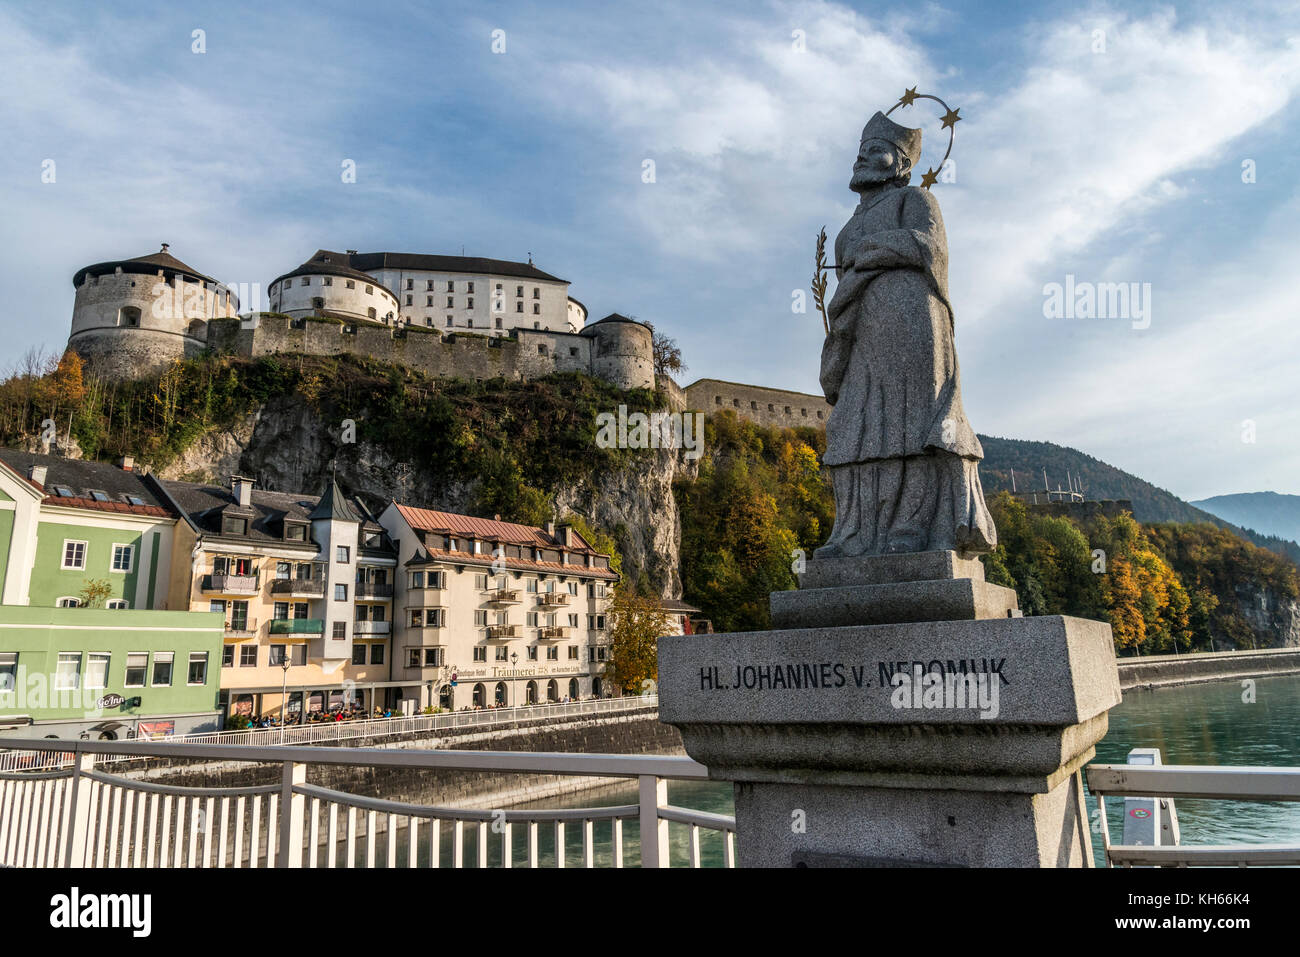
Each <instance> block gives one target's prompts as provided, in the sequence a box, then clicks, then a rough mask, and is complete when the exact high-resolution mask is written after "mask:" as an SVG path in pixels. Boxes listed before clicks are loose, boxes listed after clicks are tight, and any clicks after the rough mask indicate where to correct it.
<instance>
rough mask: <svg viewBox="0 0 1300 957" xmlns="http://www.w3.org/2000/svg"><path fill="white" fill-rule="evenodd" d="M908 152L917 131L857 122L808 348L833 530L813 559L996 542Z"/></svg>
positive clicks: (944, 289) (979, 451)
mask: <svg viewBox="0 0 1300 957" xmlns="http://www.w3.org/2000/svg"><path fill="white" fill-rule="evenodd" d="M920 154H921V131H920V130H915V129H908V128H906V127H903V126H899V125H898V124H897V123H894V122H892V121H891V120H889V119H887V118H886V117H885V116H884V114H882V113H879V112H878V113H876V115H875V116H873V117H872V118H871V121H870V122H869V123H868V124H867V125H866V128H865V129H863V131H862V143H861V145H860V146H859V148H858V158H857V162H856V163H854V165H853V178H852V180H851V181H850V183H849V188H850V189H852V190H853V191H854V192H856V193H857V194H858V195H859V196H860V197H861V202H860V203H859V204H858V208H857V209H855V210H854V211H853V216H852V218H851V219H850V220H849V221H848V222H847V223H846V224H845V225H844V228H843V229H841V230H840V234H839V235H838V236H837V237H836V239H835V261H836V274H837V276H838V277H839V286H838V288H836V290H835V295H834V297H833V298H832V300H831V303H830V306H829V309H828V319H829V324H830V333H829V335H828V336H827V337H826V342H825V345H824V346H823V348H822V364H821V385H822V389H823V391H825V393H826V400H827V401H828V402H830V403H831V405H832V406H834V408H833V409H832V410H831V414H830V418H829V419H828V420H827V422H826V456H825V458H824V460H823V461H824V464H825V465H826V466H827V467H828V468H829V470H830V475H831V483H832V488H833V490H834V494H835V528H834V530H833V531H832V532H831V537H830V540H829V541H827V543H826V544H825V545H823V546H822V547H821V548H819V549H817V551H816V553H815V554H816V557H817V558H842V557H849V556H856V555H884V554H890V553H895V552H919V551H928V550H938V549H952V550H955V551H957V552H958V553H960V554H961V555H963V556H966V557H970V556H973V555H978V554H979V553H981V552H987V551H991V550H992V549H993V548H994V546H995V545H996V544H997V531H996V530H995V529H994V527H993V519H992V518H991V517H990V516H989V513H988V508H987V507H986V506H985V504H984V491H983V489H982V488H981V487H980V479H979V462H980V459H982V458H983V457H984V450H983V448H981V447H980V443H979V440H978V439H977V438H976V437H975V432H974V430H973V429H971V426H970V423H969V422H967V421H966V413H965V412H964V411H963V410H962V404H961V386H960V383H959V381H958V372H957V352H956V348H955V346H954V345H953V320H952V306H951V305H950V304H949V302H948V240H947V237H946V236H945V235H944V230H943V217H942V216H941V215H940V213H939V203H938V201H937V200H936V199H935V198H934V195H933V194H932V193H930V192H929V191H928V190H925V189H918V188H916V187H913V186H908V185H907V183H908V181H909V179H910V178H911V173H912V168H913V166H914V165H915V164H916V162H917V160H918V159H919V158H920Z"/></svg>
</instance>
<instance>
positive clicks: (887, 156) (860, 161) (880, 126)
mask: <svg viewBox="0 0 1300 957" xmlns="http://www.w3.org/2000/svg"><path fill="white" fill-rule="evenodd" d="M920 158H921V131H920V130H914V129H909V128H908V127H906V126H899V125H898V124H897V123H895V122H893V121H892V120H890V119H889V118H887V117H886V116H885V114H883V113H881V112H879V111H877V113H876V115H875V116H873V117H872V118H871V120H870V122H868V123H867V125H866V126H865V127H864V128H863V130H862V142H861V144H860V145H859V146H858V158H857V161H856V162H855V163H854V164H853V178H852V179H851V180H850V181H849V188H850V189H852V190H853V191H854V192H862V191H863V190H865V189H868V188H870V187H872V186H878V185H880V184H881V183H892V184H893V185H894V186H906V185H907V183H908V180H910V179H911V177H912V167H914V166H915V165H916V161H917V160H918V159H920Z"/></svg>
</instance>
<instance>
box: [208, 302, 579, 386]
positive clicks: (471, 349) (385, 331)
mask: <svg viewBox="0 0 1300 957" xmlns="http://www.w3.org/2000/svg"><path fill="white" fill-rule="evenodd" d="M208 346H209V348H211V349H212V350H214V351H216V352H220V353H231V354H235V355H243V356H251V357H256V356H264V355H271V354H273V353H277V352H282V353H295V354H305V355H325V356H333V355H356V356H366V357H369V358H373V359H378V360H382V361H384V362H396V363H400V364H402V365H405V366H408V367H410V368H412V369H416V370H418V371H420V372H423V373H425V374H426V375H431V376H454V377H457V378H462V379H493V378H497V377H501V378H506V379H534V378H539V377H541V376H544V375H549V374H550V373H552V372H590V371H591V340H590V339H588V338H587V337H585V336H582V335H577V334H575V333H568V332H550V331H547V330H533V329H518V330H515V332H514V334H513V335H511V336H510V337H502V336H496V337H491V338H489V337H487V336H480V335H474V334H470V333H453V334H452V335H448V336H444V335H442V334H441V333H440V332H438V331H437V330H436V329H426V328H423V327H420V326H405V327H401V326H399V327H396V328H394V327H392V326H386V325H381V324H374V323H365V322H345V321H343V320H340V319H334V318H321V317H305V318H302V319H291V318H290V317H288V316H285V315H278V314H269V315H261V316H258V317H256V318H255V319H253V320H244V321H241V320H237V319H231V320H215V321H213V322H210V323H209V324H208Z"/></svg>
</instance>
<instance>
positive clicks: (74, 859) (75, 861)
mask: <svg viewBox="0 0 1300 957" xmlns="http://www.w3.org/2000/svg"><path fill="white" fill-rule="evenodd" d="M94 768H95V756H94V755H93V754H82V753H81V749H80V748H77V749H76V750H75V751H73V752H72V779H71V782H70V783H69V785H68V822H69V823H70V824H71V827H69V828H68V842H67V846H66V849H65V851H64V856H63V866H64V867H84V866H85V864H86V841H87V840H88V839H89V837H90V801H89V799H88V798H89V796H88V795H87V794H84V793H82V792H83V791H85V790H86V787H87V786H89V783H90V781H89V778H86V777H85V776H86V775H88V774H90V772H91V771H93V770H94ZM83 785H84V786H83Z"/></svg>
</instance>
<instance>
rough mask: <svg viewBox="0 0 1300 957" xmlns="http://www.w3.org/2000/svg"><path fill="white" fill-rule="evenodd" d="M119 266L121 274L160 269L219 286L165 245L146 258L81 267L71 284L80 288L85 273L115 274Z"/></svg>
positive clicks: (95, 274)
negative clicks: (173, 253)
mask: <svg viewBox="0 0 1300 957" xmlns="http://www.w3.org/2000/svg"><path fill="white" fill-rule="evenodd" d="M119 266H120V267H121V269H122V272H127V273H136V274H141V273H142V274H144V275H152V274H154V273H157V272H158V270H159V269H161V270H163V271H164V272H172V273H180V274H181V275H182V276H185V277H187V278H189V279H201V280H203V281H204V282H209V283H214V284H217V285H220V284H219V283H217V280H215V279H213V278H212V277H211V276H205V275H204V274H203V273H201V272H199V271H198V270H197V269H195V268H193V267H192V266H187V265H185V263H183V262H181V261H180V260H179V259H177V258H176V257H175V256H173V255H172V254H171V253H169V252H168V251H167V244H166V243H164V244H163V247H162V249H160V250H158V252H156V253H150V254H149V255H147V256H137V257H135V258H134V259H114V260H110V261H108V262H102V263H95V264H94V265H93V266H82V267H81V268H80V269H78V270H77V273H76V275H74V276H73V277H72V284H73V285H74V286H80V285H81V283H82V280H83V279H85V277H86V274H87V273H90V274H91V275H92V276H103V275H105V274H107V273H111V272H116V271H117V269H118V267H119Z"/></svg>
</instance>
